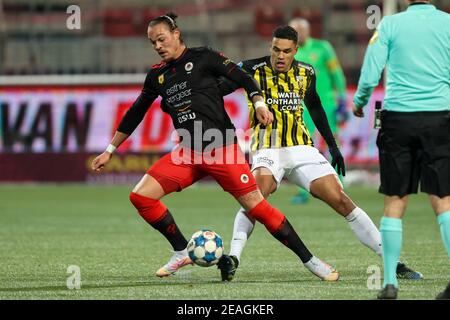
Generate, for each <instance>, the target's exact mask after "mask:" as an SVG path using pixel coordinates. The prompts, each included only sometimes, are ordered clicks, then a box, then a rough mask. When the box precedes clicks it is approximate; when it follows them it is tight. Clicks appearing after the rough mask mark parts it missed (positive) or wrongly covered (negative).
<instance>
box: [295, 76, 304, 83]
mask: <svg viewBox="0 0 450 320" xmlns="http://www.w3.org/2000/svg"><path fill="white" fill-rule="evenodd" d="M295 80H297V82H298V83H301V82H302V81H303V77H302V76H295Z"/></svg>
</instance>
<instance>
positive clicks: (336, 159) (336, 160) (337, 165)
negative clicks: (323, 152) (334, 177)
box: [330, 147, 345, 177]
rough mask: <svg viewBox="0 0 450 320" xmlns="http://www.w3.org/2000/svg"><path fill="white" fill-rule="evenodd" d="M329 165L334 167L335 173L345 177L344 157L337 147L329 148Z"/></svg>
mask: <svg viewBox="0 0 450 320" xmlns="http://www.w3.org/2000/svg"><path fill="white" fill-rule="evenodd" d="M330 154H331V159H332V160H331V166H332V167H333V168H334V169H336V172H337V174H342V175H343V176H344V177H345V163H344V157H343V156H342V153H341V151H339V148H338V147H334V148H330Z"/></svg>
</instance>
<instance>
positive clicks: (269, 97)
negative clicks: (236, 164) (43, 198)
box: [238, 56, 315, 150]
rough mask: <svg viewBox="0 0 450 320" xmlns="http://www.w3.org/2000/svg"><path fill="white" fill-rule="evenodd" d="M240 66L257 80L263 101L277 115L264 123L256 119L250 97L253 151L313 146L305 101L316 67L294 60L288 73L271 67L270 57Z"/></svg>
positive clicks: (248, 61)
mask: <svg viewBox="0 0 450 320" xmlns="http://www.w3.org/2000/svg"><path fill="white" fill-rule="evenodd" d="M238 65H239V66H240V67H241V68H243V69H244V70H245V71H247V72H248V73H250V74H251V75H252V76H253V77H254V79H255V80H256V81H257V82H258V84H259V86H260V87H261V90H262V93H263V97H264V100H265V102H266V104H267V106H268V108H269V110H270V111H271V112H272V113H273V115H274V121H273V123H272V124H270V125H268V126H264V125H261V124H260V123H259V122H258V120H257V119H256V114H255V108H254V106H253V103H252V102H251V101H250V100H248V106H249V109H250V127H251V128H252V129H253V130H254V133H253V140H252V150H256V149H262V148H279V147H289V146H296V145H310V146H312V145H313V141H312V139H311V136H310V134H309V132H308V129H307V128H306V126H305V123H304V121H303V108H304V105H303V101H304V100H305V97H306V95H307V94H309V87H310V86H311V83H312V80H313V78H315V75H314V68H313V67H312V66H311V65H309V64H306V63H302V62H299V61H297V60H294V61H293V64H292V67H291V69H289V71H288V72H284V73H278V72H276V71H274V70H273V69H272V66H271V63H270V57H269V56H266V57H262V58H259V59H252V60H246V61H243V62H241V63H240V64H238ZM314 90H315V88H314Z"/></svg>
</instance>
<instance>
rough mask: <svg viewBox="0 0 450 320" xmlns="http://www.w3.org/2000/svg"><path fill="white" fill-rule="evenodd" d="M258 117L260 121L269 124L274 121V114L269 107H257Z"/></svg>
mask: <svg viewBox="0 0 450 320" xmlns="http://www.w3.org/2000/svg"><path fill="white" fill-rule="evenodd" d="M256 118H257V119H258V121H259V123H261V124H263V125H265V126H267V125H269V124H271V123H272V122H273V114H272V112H270V111H269V109H267V108H264V107H262V108H258V109H256Z"/></svg>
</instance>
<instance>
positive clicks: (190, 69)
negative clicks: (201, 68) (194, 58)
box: [184, 62, 194, 72]
mask: <svg viewBox="0 0 450 320" xmlns="http://www.w3.org/2000/svg"><path fill="white" fill-rule="evenodd" d="M192 68H194V64H193V63H192V62H188V63H186V64H185V65H184V70H186V71H187V72H190V71H192Z"/></svg>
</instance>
